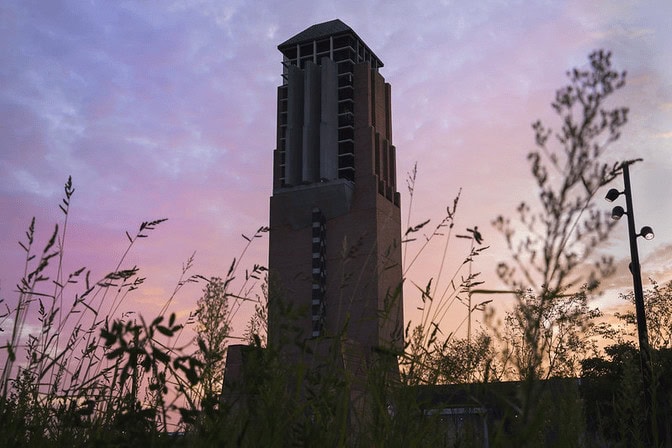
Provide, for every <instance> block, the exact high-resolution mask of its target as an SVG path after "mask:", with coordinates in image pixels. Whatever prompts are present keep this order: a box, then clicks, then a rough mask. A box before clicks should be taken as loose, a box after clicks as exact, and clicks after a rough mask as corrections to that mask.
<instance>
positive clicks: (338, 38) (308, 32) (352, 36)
mask: <svg viewBox="0 0 672 448" xmlns="http://www.w3.org/2000/svg"><path fill="white" fill-rule="evenodd" d="M343 49H350V50H351V51H352V52H353V53H354V55H355V60H354V61H353V62H355V63H358V62H363V61H369V62H370V63H371V67H372V68H373V69H376V70H377V69H378V68H380V67H382V66H383V61H381V60H380V59H379V58H378V56H376V55H375V53H374V52H373V51H371V49H370V48H369V47H368V46H367V45H366V43H364V41H363V40H362V39H361V38H360V37H359V36H358V35H357V33H355V32H354V31H353V30H352V28H350V27H349V26H348V25H346V24H345V23H343V22H342V21H341V20H339V19H334V20H330V21H329V22H324V23H318V24H316V25H313V26H311V27H309V28H306V29H305V30H304V31H301V32H300V33H298V34H297V35H295V36H294V37H291V38H289V39H287V40H286V41H284V42H283V43H281V44H280V45H278V50H280V52H281V53H282V54H283V55H284V57H285V63H290V64H291V65H298V66H300V67H302V66H303V64H304V63H305V61H313V62H315V63H317V64H319V63H320V62H319V61H320V59H321V58H322V57H328V58H329V59H331V60H338V59H340V58H339V56H341V55H339V54H335V51H338V50H343ZM302 68H303V67H302Z"/></svg>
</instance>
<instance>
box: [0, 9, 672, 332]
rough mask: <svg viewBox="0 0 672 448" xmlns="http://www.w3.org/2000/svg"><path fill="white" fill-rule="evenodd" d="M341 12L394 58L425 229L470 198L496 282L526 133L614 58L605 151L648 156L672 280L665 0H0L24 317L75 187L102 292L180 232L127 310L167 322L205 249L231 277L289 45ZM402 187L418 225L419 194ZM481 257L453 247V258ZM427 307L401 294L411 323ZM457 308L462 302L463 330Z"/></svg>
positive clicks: (80, 260)
mask: <svg viewBox="0 0 672 448" xmlns="http://www.w3.org/2000/svg"><path fill="white" fill-rule="evenodd" d="M335 18H340V19H341V20H343V21H344V22H345V23H346V24H348V25H349V26H350V27H352V28H353V29H354V30H355V32H357V34H358V35H359V36H360V37H361V38H362V39H363V40H364V41H365V42H366V43H367V44H368V45H369V47H370V48H371V49H372V50H373V51H374V52H375V53H376V54H377V55H378V56H379V57H380V58H381V59H382V61H383V62H384V64H385V66H384V67H383V68H382V69H381V74H382V75H383V76H384V77H385V79H386V81H387V82H389V83H390V84H391V85H392V116H393V143H394V144H395V146H396V147H397V158H398V160H397V166H398V173H397V175H398V178H399V180H400V181H401V180H403V179H404V178H405V177H406V173H407V172H408V171H410V170H411V168H412V166H413V164H414V163H415V162H417V163H418V180H417V185H416V196H415V199H414V204H413V210H412V217H411V221H412V222H414V223H417V222H420V221H423V220H424V219H428V218H432V219H433V220H434V222H435V221H436V220H437V219H440V218H441V217H442V214H443V212H444V211H445V207H446V206H447V205H449V204H452V200H453V197H454V196H455V194H456V193H457V191H458V190H459V189H460V188H462V197H461V202H460V206H459V209H458V219H457V228H458V229H466V227H472V226H474V225H477V226H479V230H481V232H482V233H483V234H484V237H485V239H486V243H487V244H490V245H491V249H490V250H489V251H488V252H487V255H486V256H484V257H482V260H481V262H480V264H479V265H478V266H477V267H476V269H478V270H481V271H482V272H483V275H484V276H485V277H486V278H487V279H490V281H491V283H488V285H489V286H491V287H492V288H499V287H501V285H500V284H499V283H498V282H497V281H496V280H495V279H494V275H493V272H494V267H495V265H496V262H497V261H498V260H499V259H502V258H505V257H506V252H505V251H504V250H503V241H502V238H501V237H500V236H499V235H498V234H497V233H496V232H495V230H494V229H493V228H492V226H491V224H490V222H491V220H492V219H493V218H494V217H496V216H497V215H499V214H506V215H509V216H514V211H515V207H516V205H517V204H518V203H519V202H520V201H521V200H523V199H525V200H529V201H533V200H534V198H535V191H534V188H533V187H534V185H533V182H532V178H531V176H530V174H529V169H528V165H527V162H526V155H527V153H528V152H529V151H530V150H532V149H533V144H534V138H533V133H532V130H531V127H530V124H531V123H532V122H533V121H534V120H536V119H537V118H542V119H543V120H545V121H546V123H547V124H549V125H553V126H557V124H558V123H557V121H554V115H553V112H552V110H551V108H550V106H549V104H550V102H551V100H552V99H553V97H554V92H555V90H556V89H557V88H559V87H561V86H562V85H564V83H565V81H566V77H565V72H566V70H568V69H570V68H572V67H575V66H579V67H580V66H584V65H585V64H586V62H587V56H588V54H589V53H590V52H591V51H592V50H595V49H599V48H604V49H608V50H611V51H612V52H613V64H614V66H615V67H616V68H617V69H618V70H627V72H628V77H627V80H628V82H627V85H626V87H625V89H623V90H622V91H621V92H620V93H619V94H618V95H617V96H616V97H615V98H614V99H613V102H612V103H611V105H614V106H616V105H624V106H628V107H629V108H630V115H629V123H628V124H627V125H626V127H625V130H624V133H623V136H622V139H621V140H620V141H619V142H617V144H615V145H614V146H613V147H612V148H611V150H610V152H609V154H608V155H607V159H608V160H610V161H617V160H624V159H632V158H638V157H641V158H643V159H644V161H643V162H641V163H638V164H636V165H634V166H633V167H632V169H631V176H632V180H633V195H634V198H635V213H636V220H637V224H638V226H642V225H650V226H652V227H653V228H654V230H655V232H656V238H655V239H654V240H653V241H643V240H640V244H639V246H640V255H641V259H642V271H643V277H644V278H647V277H649V276H651V277H654V278H655V279H657V280H659V281H665V280H669V279H670V278H672V224H671V223H672V204H671V202H670V198H672V181H671V179H672V2H670V1H669V0H657V1H629V0H611V1H606V0H605V1H600V0H596V1H590V2H586V1H578V0H577V1H506V0H498V1H495V0H485V1H438V0H427V1H424V0H413V1H389V0H386V1H382V0H375V1H363V0H358V1H353V0H339V1H332V0H330V1H316V0H310V1H307V0H303V1H292V0H285V1H282V2H281V1H265V0H258V1H251V0H223V1H220V0H162V1H113V2H110V1H103V0H88V1H74V0H73V1H65V0H64V1H60V0H49V1H30V0H5V1H3V2H2V3H1V4H0V137H1V138H0V297H1V298H4V299H5V300H6V301H7V302H8V303H9V304H10V305H11V304H13V303H15V300H16V294H15V289H16V288H15V285H16V283H17V282H18V280H19V278H20V277H21V275H22V272H23V262H22V257H23V253H22V250H21V248H20V247H19V245H18V244H17V241H18V240H20V239H21V240H22V239H24V232H25V230H26V229H27V227H28V225H29V223H30V220H31V218H32V217H33V216H35V217H36V222H37V233H38V237H39V241H40V242H39V244H40V245H42V244H43V243H44V241H45V240H46V238H47V237H48V235H49V234H50V232H51V231H52V229H53V225H54V224H55V223H57V222H61V221H62V213H61V212H60V210H59V207H58V205H59V203H60V201H61V198H62V197H63V184H64V183H65V181H66V180H67V178H68V176H69V175H72V178H73V182H74V185H75V188H76V192H75V194H74V196H73V199H72V208H71V216H70V218H69V224H68V226H69V227H68V236H67V241H66V252H65V259H66V262H65V267H66V271H71V270H74V269H77V268H79V267H82V266H87V267H89V268H90V269H91V270H92V278H100V277H101V276H103V275H105V273H107V272H108V271H111V270H113V269H114V268H115V266H116V264H117V260H118V259H119V257H120V256H121V254H122V253H123V251H124V250H125V249H126V243H127V238H126V235H125V232H126V231H128V232H129V233H131V234H133V233H134V232H135V231H136V230H137V227H138V225H139V224H140V223H141V222H142V221H146V220H153V219H158V218H168V221H167V222H165V223H162V224H161V225H160V226H158V227H157V229H156V230H155V231H153V232H152V233H151V235H150V237H149V238H147V239H146V240H142V241H140V242H139V244H138V246H137V247H135V248H134V250H133V252H132V253H131V255H130V256H129V258H128V260H127V262H126V263H125V265H124V267H131V266H133V265H135V264H137V265H138V266H140V268H141V270H142V273H143V275H144V276H146V277H147V280H146V283H145V286H144V287H143V288H142V289H141V290H140V291H138V292H136V293H135V294H134V295H132V296H131V297H130V298H129V299H128V301H127V302H126V303H125V304H124V308H125V309H132V310H136V311H142V312H143V313H146V314H148V315H150V316H153V315H155V314H156V313H157V312H158V310H159V309H160V308H161V306H162V305H163V303H164V302H165V299H166V298H167V297H168V296H170V294H171V292H172V290H173V288H174V286H175V283H176V282H177V279H178V278H179V275H180V272H181V269H182V265H183V263H184V262H185V261H186V260H187V259H188V257H189V256H190V255H191V254H192V253H194V252H195V253H196V256H195V265H194V268H193V271H192V273H199V274H202V275H204V276H208V277H209V276H224V275H225V274H226V271H227V269H228V267H229V265H230V264H231V261H232V259H233V257H237V256H238V254H239V253H240V251H241V250H242V249H243V247H244V245H245V240H244V239H243V238H242V237H241V234H243V233H244V234H246V235H250V234H252V233H253V232H254V231H255V230H256V229H257V228H258V227H260V226H264V225H267V224H268V204H269V202H268V200H269V196H270V194H271V181H272V176H271V161H272V151H273V149H274V147H275V125H276V123H275V116H276V110H275V104H276V87H277V86H278V85H279V84H280V83H281V77H280V75H281V72H282V67H281V64H280V62H281V60H282V58H281V54H280V52H279V51H278V50H277V45H278V44H279V43H281V42H283V41H285V40H286V39H288V38H290V37H292V36H293V35H295V34H296V33H298V32H300V31H302V30H303V29H305V28H307V27H309V26H310V25H313V24H315V23H320V22H324V21H328V20H332V19H335ZM399 184H400V190H401V192H402V216H403V217H404V221H405V220H406V216H407V213H408V209H407V208H406V205H407V204H408V203H409V200H408V194H407V191H406V189H405V185H404V182H399ZM614 186H615V187H617V188H619V189H622V180H621V179H618V180H617V181H616V183H615V184H614ZM605 193H606V191H605ZM600 196H603V194H600ZM599 203H600V204H602V202H601V200H600V202H599ZM611 206H612V205H611V204H608V203H606V202H604V209H605V210H609V209H610V207H611ZM613 235H614V236H613V238H612V239H611V240H610V241H609V243H608V245H607V246H606V249H607V250H608V251H610V252H611V253H613V254H614V255H615V256H616V257H617V260H618V261H619V263H620V266H621V269H620V271H619V273H618V274H617V275H616V276H614V277H612V278H610V279H609V280H607V282H606V287H607V291H606V292H605V295H604V296H603V298H602V299H601V300H603V301H604V304H613V303H617V302H618V300H617V292H618V291H622V290H623V288H627V287H628V286H629V285H631V283H630V282H631V279H630V277H629V273H628V272H627V269H626V268H625V267H626V266H627V257H628V243H627V229H626V223H625V220H623V222H622V223H620V224H619V226H618V227H617V228H616V230H615V232H614V234H613ZM266 246H267V239H266V238H261V239H259V240H258V241H255V242H254V244H253V246H252V248H251V249H250V250H249V251H248V253H247V255H246V258H245V259H244V260H243V265H246V266H251V265H252V264H253V263H261V264H265V263H266V253H267V249H266ZM467 248H468V242H466V241H464V240H456V241H454V242H453V243H451V246H450V252H449V253H450V254H451V257H452V262H453V263H459V261H461V257H463V256H464V254H465V250H467ZM441 251H442V247H441V246H440V245H439V247H438V248H434V249H432V250H429V251H428V252H427V253H426V254H425V255H424V259H423V261H422V263H420V264H419V265H418V266H419V267H418V268H416V269H414V270H413V271H412V272H411V273H410V275H411V277H412V278H413V279H416V281H417V282H418V283H424V282H426V281H427V280H428V278H429V277H432V276H434V275H435V273H433V272H432V271H433V270H434V269H436V265H437V258H436V257H438V256H439V254H440V252H441ZM201 288H202V285H188V286H187V287H186V288H185V289H183V290H182V291H181V292H180V293H179V294H178V296H177V297H176V299H175V301H174V302H173V304H172V305H171V309H172V310H174V311H177V312H179V313H180V315H181V316H184V315H186V314H188V312H189V311H190V310H192V309H193V307H194V303H195V301H196V299H197V298H198V296H199V295H200V291H201ZM417 300H418V298H417V296H416V295H414V294H413V293H412V291H409V292H407V294H406V302H407V303H406V308H407V309H408V310H409V313H407V314H408V315H410V310H412V309H414V308H415V307H416V306H417V304H418V303H417ZM498 300H499V299H498ZM463 315H464V310H463V309H460V308H459V307H456V308H455V314H454V316H453V317H452V319H453V320H451V322H459V321H460V320H461V317H460V316H463ZM242 320H243V319H240V320H239V322H237V325H236V331H239V332H240V331H242V329H243V327H244V323H243V322H242Z"/></svg>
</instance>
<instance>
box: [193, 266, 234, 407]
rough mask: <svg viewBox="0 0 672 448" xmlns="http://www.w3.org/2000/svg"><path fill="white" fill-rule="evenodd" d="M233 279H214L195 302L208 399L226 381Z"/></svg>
mask: <svg viewBox="0 0 672 448" xmlns="http://www.w3.org/2000/svg"><path fill="white" fill-rule="evenodd" d="M230 279H231V277H229V278H227V281H226V282H224V281H223V280H222V279H221V278H220V277H211V278H210V280H208V283H207V284H206V286H205V288H204V289H203V295H202V296H201V298H200V299H198V302H197V303H196V306H197V309H196V327H195V330H196V335H197V338H198V345H199V347H200V352H199V355H200V356H199V357H200V358H201V361H202V362H203V375H202V377H201V386H202V388H203V396H204V397H205V398H212V397H216V396H218V395H219V393H220V392H221V387H222V381H223V380H224V354H225V353H226V340H227V338H228V337H229V333H230V332H231V324H230V322H229V304H228V296H227V291H226V288H227V286H228V284H229V283H230Z"/></svg>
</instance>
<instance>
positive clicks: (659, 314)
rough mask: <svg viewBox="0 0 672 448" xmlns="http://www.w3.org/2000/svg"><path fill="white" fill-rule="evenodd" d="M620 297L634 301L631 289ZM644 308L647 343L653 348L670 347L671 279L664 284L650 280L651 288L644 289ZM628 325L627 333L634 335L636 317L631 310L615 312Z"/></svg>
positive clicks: (671, 345) (671, 346) (671, 325)
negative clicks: (647, 335)
mask: <svg viewBox="0 0 672 448" xmlns="http://www.w3.org/2000/svg"><path fill="white" fill-rule="evenodd" d="M621 298H623V299H624V300H627V301H628V302H630V303H631V304H634V303H635V293H634V292H633V291H631V292H629V293H628V294H626V295H622V296H621ZM644 309H645V313H646V323H647V326H648V331H649V344H650V346H651V348H653V349H662V348H672V280H671V281H669V282H668V283H666V284H664V285H660V284H658V282H656V281H655V280H651V288H649V289H647V290H646V291H644ZM616 317H618V318H619V319H621V320H622V321H623V322H624V323H625V324H626V325H627V326H628V327H629V331H627V335H629V336H633V337H634V336H635V329H636V328H637V318H636V316H635V312H634V311H633V310H629V311H626V312H624V313H617V314H616Z"/></svg>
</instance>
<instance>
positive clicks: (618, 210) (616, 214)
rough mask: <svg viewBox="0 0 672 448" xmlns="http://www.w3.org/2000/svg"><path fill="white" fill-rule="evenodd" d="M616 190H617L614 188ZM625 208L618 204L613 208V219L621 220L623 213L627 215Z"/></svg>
mask: <svg viewBox="0 0 672 448" xmlns="http://www.w3.org/2000/svg"><path fill="white" fill-rule="evenodd" d="M614 191H615V190H614ZM625 214H626V213H625V210H624V209H623V207H621V206H620V205H617V206H616V207H614V208H613V209H612V210H611V219H613V220H616V221H617V220H619V219H621V217H622V216H623V215H625Z"/></svg>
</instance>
